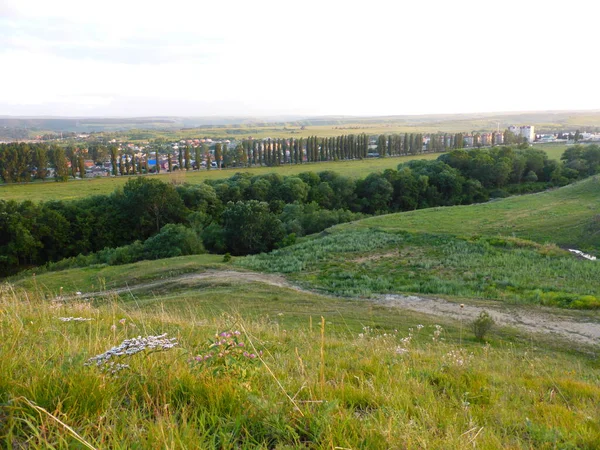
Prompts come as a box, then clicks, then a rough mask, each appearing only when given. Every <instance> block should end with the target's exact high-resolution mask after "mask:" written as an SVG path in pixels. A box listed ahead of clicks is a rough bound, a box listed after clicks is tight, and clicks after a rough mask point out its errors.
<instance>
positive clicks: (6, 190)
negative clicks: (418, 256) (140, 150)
mask: <svg viewBox="0 0 600 450" xmlns="http://www.w3.org/2000/svg"><path fill="white" fill-rule="evenodd" d="M439 155H440V153H427V154H424V155H417V156H400V157H393V158H372V159H365V160H361V161H332V162H323V163H316V164H312V163H311V164H298V165H290V166H280V167H277V168H273V167H252V168H232V169H223V170H214V169H213V170H208V171H207V170H203V171H201V172H194V171H190V172H184V171H182V172H173V173H171V174H169V173H164V174H163V173H161V174H158V175H149V176H152V177H157V178H159V179H160V180H163V181H165V182H169V181H172V182H174V183H183V182H187V183H199V182H202V181H203V180H215V179H222V178H229V177H231V176H233V175H234V174H235V173H237V172H249V173H251V174H253V175H261V174H265V173H272V172H277V173H280V174H281V175H284V176H285V175H296V174H299V173H302V172H309V171H314V172H321V171H324V170H333V171H335V172H337V173H339V174H341V175H345V176H349V177H353V178H362V177H365V176H366V175H368V174H369V173H371V172H377V171H380V170H385V169H395V168H396V167H397V166H398V164H400V163H402V162H406V161H410V160H413V159H435V158H437V157H438V156H439ZM129 178H130V177H114V178H97V179H85V180H72V181H69V182H67V183H56V182H44V183H28V184H18V185H17V184H14V185H5V184H3V185H0V199H2V200H17V201H23V200H31V201H36V202H37V201H46V200H73V199H77V198H83V197H87V196H91V195H100V194H101V195H106V194H110V193H111V192H113V191H114V190H115V189H116V188H117V187H119V186H123V185H124V184H125V183H126V182H127V180H128V179H129Z"/></svg>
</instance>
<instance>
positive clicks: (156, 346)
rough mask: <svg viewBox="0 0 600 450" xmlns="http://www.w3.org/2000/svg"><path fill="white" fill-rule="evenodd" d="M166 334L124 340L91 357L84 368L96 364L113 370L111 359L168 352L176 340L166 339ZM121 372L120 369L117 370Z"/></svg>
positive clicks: (175, 343)
mask: <svg viewBox="0 0 600 450" xmlns="http://www.w3.org/2000/svg"><path fill="white" fill-rule="evenodd" d="M166 336H167V333H164V334H160V335H158V336H146V337H142V336H138V337H137V338H131V339H125V340H124V341H123V342H121V344H119V345H117V346H116V347H113V348H111V349H110V350H107V351H105V352H104V353H101V354H99V355H96V356H93V357H91V358H90V359H88V360H87V362H86V363H85V365H86V366H91V365H92V364H94V363H95V364H96V367H102V366H103V365H105V368H106V369H107V370H111V371H112V370H113V367H114V364H115V362H114V361H110V360H111V358H113V359H114V358H121V357H128V356H132V355H135V354H136V353H139V352H143V351H144V350H153V351H161V350H169V349H171V348H173V347H175V346H176V345H177V338H167V337H166ZM124 366H126V365H124ZM119 370H121V369H119Z"/></svg>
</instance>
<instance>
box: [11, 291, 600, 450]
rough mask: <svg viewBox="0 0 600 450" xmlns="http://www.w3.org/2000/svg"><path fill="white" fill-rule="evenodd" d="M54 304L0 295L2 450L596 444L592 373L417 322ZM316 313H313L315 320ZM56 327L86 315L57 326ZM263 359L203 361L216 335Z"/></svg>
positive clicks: (570, 360)
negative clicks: (359, 322) (231, 337)
mask: <svg viewBox="0 0 600 450" xmlns="http://www.w3.org/2000/svg"><path fill="white" fill-rule="evenodd" d="M168 306H169V305H168V303H167V304H165V305H164V306H163V308H162V309H161V310H160V311H157V312H152V311H150V310H143V309H139V308H128V307H126V304H123V303H122V302H121V301H120V300H119V299H118V298H113V299H112V300H110V301H108V302H105V303H100V304H91V303H87V302H70V303H60V302H53V301H50V300H43V299H40V298H37V297H35V296H33V295H31V294H30V293H27V292H15V291H13V290H11V289H4V290H3V291H2V293H1V294H0V340H1V342H2V345H1V346H0V405H1V406H0V408H1V409H0V442H1V444H0V445H1V446H2V447H4V448H32V449H48V448H59V449H63V448H64V449H67V448H115V449H121V448H122V449H126V448H127V449H129V448H294V447H295V448H297V447H305V448H336V447H338V448H340V447H341V448H423V447H429V448H448V449H459V448H460V449H462V448H465V447H467V446H469V447H470V446H474V445H475V446H478V447H481V448H499V447H510V448H555V447H560V448H594V447H595V446H596V445H597V443H598V442H599V439H600V422H599V417H600V414H599V413H600V410H599V406H598V405H600V388H599V387H598V386H599V381H600V378H599V376H598V371H597V367H595V365H596V366H597V363H594V362H593V361H591V360H588V359H586V358H584V357H578V356H573V355H568V354H563V353H560V352H558V353H547V352H546V351H544V350H543V349H538V348H532V347H521V346H520V345H519V344H517V345H514V344H509V343H505V342H504V341H502V340H501V339H499V338H498V337H497V336H496V337H493V338H492V339H491V341H490V342H489V343H487V344H482V343H478V342H476V341H475V340H473V339H465V338H463V339H462V345H459V344H458V342H457V341H456V340H455V338H454V337H453V336H454V335H453V334H452V333H450V334H449V333H448V332H447V331H446V330H444V329H443V328H441V327H440V326H439V325H438V326H435V324H433V323H427V322H426V323H425V325H424V326H417V325H420V324H417V323H415V324H414V326H412V327H410V328H411V329H408V328H403V329H399V330H394V329H380V328H379V327H378V323H380V322H381V323H384V322H385V320H386V318H385V315H384V313H379V314H381V316H378V313H377V312H375V313H374V316H373V317H372V324H373V326H369V327H365V328H364V329H356V328H353V327H349V328H346V329H341V328H332V326H331V325H330V324H329V317H328V316H327V315H325V316H324V319H323V322H322V324H321V327H318V326H315V327H314V328H311V327H310V325H309V322H308V321H306V322H305V323H300V322H297V323H295V324H294V326H293V327H290V328H286V329H283V328H282V327H281V326H280V325H279V324H278V323H276V322H274V321H273V320H272V319H270V318H269V317H267V316H265V317H263V318H260V317H255V318H254V319H252V320H245V319H244V317H241V316H238V315H235V314H225V315H223V314H218V315H214V316H206V315H204V314H203V315H201V316H200V315H195V314H191V313H190V311H187V312H186V313H183V312H178V311H177V310H176V309H175V310H170V309H169V307H168ZM313 312H314V313H317V314H318V311H313ZM59 317H82V318H89V319H93V320H90V321H85V322H75V321H71V322H62V321H60V320H58V318H59ZM226 330H230V331H231V330H245V333H243V332H241V333H240V335H239V340H240V341H243V342H244V344H245V345H246V346H247V347H248V348H250V347H252V348H255V349H256V350H257V351H262V352H263V353H262V357H261V358H262V361H261V362H260V363H258V364H257V363H256V361H251V360H249V359H244V357H232V358H231V359H226V358H223V359H222V360H220V361H215V362H214V363H213V364H207V365H204V364H203V363H200V362H198V361H196V359H195V358H194V357H195V356H197V355H198V354H205V353H206V352H207V350H208V349H209V348H211V347H210V344H211V341H210V339H212V340H213V342H214V340H215V338H214V336H215V333H217V332H219V331H226ZM162 333H168V335H169V336H170V337H174V338H176V339H177V341H178V344H179V345H178V346H177V347H176V348H174V349H171V350H168V351H163V352H155V353H147V352H143V353H138V354H136V355H134V356H131V357H130V358H127V359H126V361H127V363H128V364H129V365H130V366H131V367H130V368H129V369H124V370H121V371H119V372H117V373H116V374H111V373H110V372H103V371H100V370H98V368H96V367H94V366H86V365H84V363H85V361H86V360H88V358H90V357H91V356H94V355H96V354H99V353H102V352H104V351H105V350H107V349H108V348H110V347H112V346H114V345H116V344H119V343H120V342H122V341H123V339H125V338H130V337H134V336H137V335H142V336H145V335H150V334H162Z"/></svg>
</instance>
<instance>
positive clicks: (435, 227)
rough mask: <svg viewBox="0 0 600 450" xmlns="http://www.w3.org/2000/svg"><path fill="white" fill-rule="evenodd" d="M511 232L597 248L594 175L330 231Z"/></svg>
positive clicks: (599, 225)
mask: <svg viewBox="0 0 600 450" xmlns="http://www.w3.org/2000/svg"><path fill="white" fill-rule="evenodd" d="M365 228H376V229H378V230H383V231H400V230H404V231H411V232H428V233H448V234H452V235H458V236H472V235H488V236H490V235H491V236H495V235H501V236H515V237H519V238H523V239H528V240H532V241H536V242H539V243H546V242H551V243H555V244H557V245H560V246H565V247H566V246H573V247H575V248H582V249H586V250H589V251H598V250H600V177H598V176H596V177H592V178H589V179H586V180H583V181H581V182H578V183H575V184H573V185H570V186H565V187H563V188H560V189H556V190H552V191H547V192H542V193H538V194H532V195H523V196H519V197H511V198H506V199H502V200H497V201H492V202H488V203H484V204H479V205H469V206H453V207H447V208H431V209H423V210H418V211H411V212H404V213H398V214H389V215H385V216H378V217H371V218H368V219H364V220H361V221H358V222H354V223H350V224H343V225H339V226H337V227H334V230H360V229H365Z"/></svg>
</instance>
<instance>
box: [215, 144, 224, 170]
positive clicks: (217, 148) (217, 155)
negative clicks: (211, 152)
mask: <svg viewBox="0 0 600 450" xmlns="http://www.w3.org/2000/svg"><path fill="white" fill-rule="evenodd" d="M215 161H216V162H217V167H218V168H219V169H220V168H221V163H222V162H223V150H222V146H221V144H220V143H217V144H216V145H215Z"/></svg>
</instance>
